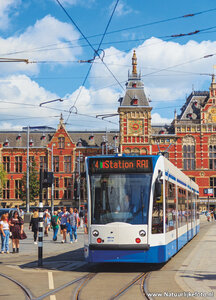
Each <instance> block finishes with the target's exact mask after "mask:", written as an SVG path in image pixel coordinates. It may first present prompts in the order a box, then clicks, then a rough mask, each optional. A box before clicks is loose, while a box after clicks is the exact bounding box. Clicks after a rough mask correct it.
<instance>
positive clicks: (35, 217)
mask: <svg viewBox="0 0 216 300" xmlns="http://www.w3.org/2000/svg"><path fill="white" fill-rule="evenodd" d="M38 222H39V216H38V211H37V210H36V209H34V212H33V215H32V216H31V220H30V223H29V229H32V232H33V233H34V244H35V245H36V244H37V235H38Z"/></svg>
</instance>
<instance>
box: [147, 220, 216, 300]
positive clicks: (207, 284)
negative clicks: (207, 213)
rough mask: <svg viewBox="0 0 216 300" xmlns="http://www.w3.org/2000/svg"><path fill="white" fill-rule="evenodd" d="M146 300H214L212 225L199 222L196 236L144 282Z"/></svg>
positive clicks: (215, 237)
mask: <svg viewBox="0 0 216 300" xmlns="http://www.w3.org/2000/svg"><path fill="white" fill-rule="evenodd" d="M147 288H148V292H149V295H151V297H150V299H152V300H153V299H154V300H155V299H160V300H165V299H199V300H201V299H208V300H210V299H216V222H210V223H209V222H207V221H206V218H205V217H203V218H202V219H201V229H200V233H199V234H198V235H197V236H196V237H194V238H193V239H192V241H190V242H189V243H188V244H187V245H186V246H185V247H183V249H181V250H180V251H179V252H178V253H177V254H176V255H175V256H174V257H173V258H172V259H171V260H170V261H168V262H167V263H166V264H165V265H164V266H163V267H162V268H161V269H160V270H158V271H153V272H152V273H151V276H150V277H149V280H148V282H147Z"/></svg>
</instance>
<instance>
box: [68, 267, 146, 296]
mask: <svg viewBox="0 0 216 300" xmlns="http://www.w3.org/2000/svg"><path fill="white" fill-rule="evenodd" d="M97 274H98V273H90V274H88V275H87V276H86V278H84V279H83V280H82V282H81V283H80V284H79V285H78V287H77V288H76V291H75V294H74V296H73V300H82V297H81V293H82V291H83V290H84V288H85V287H87V285H88V283H89V281H91V280H92V279H93V278H94V277H95V276H96V275H97ZM149 275H150V273H149V272H144V273H140V274H139V275H137V276H136V277H134V278H133V279H132V280H131V281H130V282H129V283H127V284H126V285H125V286H124V287H123V288H121V289H120V290H119V291H117V292H115V294H113V295H112V296H111V297H109V298H108V300H117V299H119V298H120V297H121V296H123V295H124V294H126V293H128V292H129V290H130V288H132V287H133V286H134V285H136V284H137V283H138V282H140V283H139V284H140V290H141V293H142V296H143V297H144V299H147V300H150V298H149V297H148V291H147V284H146V278H147V277H148V279H149Z"/></svg>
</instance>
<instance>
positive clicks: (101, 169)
mask: <svg viewBox="0 0 216 300" xmlns="http://www.w3.org/2000/svg"><path fill="white" fill-rule="evenodd" d="M152 171H153V168H152V159H151V158H150V157H147V158H146V157H139V158H138V157H127V158H126V157H119V158H114V157H112V158H89V173H90V174H95V173H100V174H101V173H150V172H152Z"/></svg>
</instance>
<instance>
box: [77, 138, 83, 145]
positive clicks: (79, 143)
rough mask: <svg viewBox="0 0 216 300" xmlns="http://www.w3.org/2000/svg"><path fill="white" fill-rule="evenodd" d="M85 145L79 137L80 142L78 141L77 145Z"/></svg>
mask: <svg viewBox="0 0 216 300" xmlns="http://www.w3.org/2000/svg"><path fill="white" fill-rule="evenodd" d="M82 146H83V144H82V140H81V139H79V141H78V143H77V147H82Z"/></svg>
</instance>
